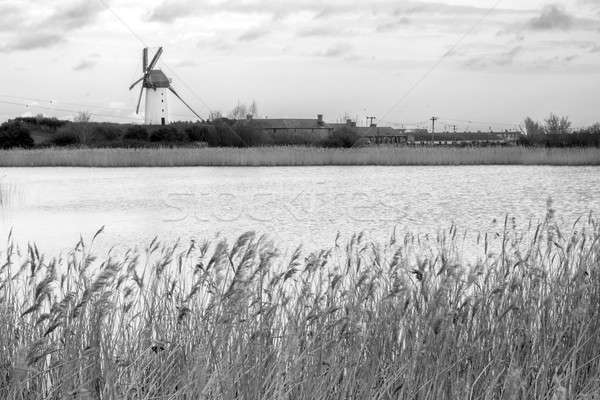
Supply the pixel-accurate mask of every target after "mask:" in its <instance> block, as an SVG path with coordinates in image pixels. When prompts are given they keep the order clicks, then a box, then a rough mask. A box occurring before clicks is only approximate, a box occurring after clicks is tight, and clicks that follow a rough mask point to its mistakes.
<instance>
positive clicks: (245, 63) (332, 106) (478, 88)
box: [0, 0, 600, 130]
mask: <svg viewBox="0 0 600 400" xmlns="http://www.w3.org/2000/svg"><path fill="white" fill-rule="evenodd" d="M144 46H149V47H152V48H156V47H158V46H163V47H164V50H165V51H164V54H163V56H162V57H161V60H160V62H159V67H160V68H162V69H163V70H164V71H165V73H166V74H167V76H169V78H171V79H172V80H173V87H174V88H176V89H177V91H178V92H179V93H180V94H181V95H182V97H183V98H184V99H185V100H186V101H188V102H189V103H190V104H191V105H192V107H193V108H194V109H196V111H197V112H198V113H199V114H200V115H202V116H208V114H209V112H210V111H220V112H222V113H223V114H227V112H228V111H229V110H231V109H232V108H233V107H234V106H235V105H236V104H238V103H246V104H248V103H250V102H252V101H253V100H254V101H256V103H257V105H258V111H259V115H260V116H261V117H270V118H285V117H290V118H313V117H314V118H316V115H317V114H324V116H325V119H326V120H327V121H330V122H334V121H338V120H342V119H343V118H344V117H345V116H349V117H351V118H352V119H356V120H357V121H358V122H359V124H363V123H365V121H366V119H365V118H366V117H367V116H375V117H377V121H378V123H379V125H392V126H406V127H425V126H428V124H430V122H428V120H429V119H430V118H431V117H432V116H437V117H439V118H440V120H439V121H438V124H439V125H438V126H440V125H441V128H442V129H452V128H450V126H452V125H456V128H457V129H459V130H463V129H468V130H475V129H477V130H480V129H481V130H484V129H488V128H489V127H491V128H493V129H513V128H516V127H518V125H519V124H522V121H523V119H524V118H525V117H527V116H530V117H532V118H534V119H536V120H542V119H544V118H545V117H547V116H548V114H550V113H551V112H554V113H557V114H559V115H566V116H569V118H570V119H571V121H572V122H573V125H574V126H575V127H579V126H586V125H589V124H592V123H594V122H597V121H600V100H599V99H600V96H599V93H600V67H599V65H600V0H556V1H554V2H553V1H545V0H438V1H425V0H414V1H413V0H411V1H404V0H371V1H358V0H328V1H322V0H285V1H283V0H210V1H209V0H35V1H34V0H0V57H1V59H2V63H0V72H1V73H2V77H3V79H2V86H1V87H0V120H5V119H8V118H12V117H16V116H20V115H37V114H40V113H43V114H45V115H48V116H56V117H59V118H72V117H73V116H74V115H75V114H76V113H77V112H79V111H89V112H91V113H92V115H93V120H95V121H118V122H135V121H141V120H142V116H141V115H136V114H135V105H136V101H137V96H138V92H136V91H135V90H134V91H129V85H130V84H131V83H133V81H135V80H136V79H137V78H139V77H140V76H141V73H142V71H141V70H142V66H141V58H142V57H141V54H142V48H143V47H144ZM170 104H171V111H172V119H174V120H176V119H181V120H192V119H194V118H193V115H192V114H191V113H189V112H188V111H187V110H186V108H185V106H183V105H182V104H180V103H179V102H178V101H177V100H176V99H174V98H171V100H170Z"/></svg>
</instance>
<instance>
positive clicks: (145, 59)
mask: <svg viewBox="0 0 600 400" xmlns="http://www.w3.org/2000/svg"><path fill="white" fill-rule="evenodd" d="M142 68H143V70H142V72H143V73H146V70H147V69H148V48H147V47H144V51H143V53H142Z"/></svg>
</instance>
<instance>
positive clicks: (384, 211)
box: [0, 166, 600, 253]
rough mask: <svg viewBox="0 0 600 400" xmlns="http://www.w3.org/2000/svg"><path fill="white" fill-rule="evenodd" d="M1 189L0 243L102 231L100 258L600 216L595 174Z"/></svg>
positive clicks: (480, 172) (298, 177)
mask: <svg viewBox="0 0 600 400" xmlns="http://www.w3.org/2000/svg"><path fill="white" fill-rule="evenodd" d="M0 188H1V191H2V195H1V196H2V197H1V198H2V203H1V204H2V205H1V206H0V224H1V225H0V235H1V237H2V239H1V240H2V241H4V240H5V238H6V237H7V235H8V232H9V231H10V229H11V228H12V229H13V235H14V237H15V238H16V239H17V241H18V242H19V243H20V244H26V243H27V242H36V243H37V244H38V246H39V247H40V249H41V250H42V251H45V252H51V253H57V252H60V251H63V252H64V251H66V250H68V249H71V248H72V247H73V246H74V244H75V243H76V242H77V241H78V240H79V238H80V235H81V236H82V237H83V238H84V239H85V240H87V239H90V238H91V237H92V236H93V234H94V233H95V232H96V231H97V230H98V229H99V228H100V227H101V226H105V231H104V233H103V234H102V235H101V236H100V238H99V240H98V242H97V245H96V247H97V248H100V249H103V250H106V249H109V248H111V247H116V248H117V249H124V248H129V247H133V246H140V247H143V246H144V245H146V244H147V243H149V242H150V241H151V240H152V239H153V238H154V237H155V236H158V237H159V238H160V239H162V240H165V241H175V240H176V239H178V238H180V239H182V240H184V241H188V240H190V239H195V240H201V239H213V238H214V237H215V236H217V235H219V234H220V235H221V236H225V237H227V238H230V239H231V240H232V241H233V240H234V238H235V237H237V236H238V235H239V234H241V233H244V232H246V231H249V230H255V231H257V232H260V233H266V234H267V235H269V237H270V238H272V239H273V240H274V241H275V242H277V243H278V244H280V245H281V246H282V247H284V248H291V247H295V246H297V245H298V244H303V245H304V246H305V247H308V248H320V247H327V246H330V245H332V244H333V243H334V240H335V238H336V235H337V233H338V232H340V233H341V234H342V236H343V237H348V236H349V235H350V234H352V233H357V232H360V231H364V232H365V233H366V234H367V235H368V237H369V238H370V239H373V240H384V239H387V238H389V237H390V235H391V234H392V232H393V231H394V229H396V231H397V232H398V233H402V232H413V233H423V234H425V233H436V232H437V231H439V230H440V229H445V228H448V227H449V226H450V225H451V224H452V223H454V224H456V225H457V226H458V227H459V229H460V230H467V231H468V232H469V233H471V234H475V233H476V232H479V231H480V232H493V231H501V230H502V226H503V223H504V217H505V215H506V214H509V215H510V216H512V217H514V218H515V220H516V222H517V224H518V225H519V226H524V227H525V228H526V227H527V224H528V222H529V221H530V220H531V219H533V220H534V221H537V220H539V219H542V218H543V217H544V215H545V212H546V202H547V199H548V198H551V199H552V201H553V208H554V209H555V210H556V215H557V216H558V218H559V219H560V220H561V221H562V223H563V224H564V225H565V226H567V227H568V226H569V224H572V222H574V221H575V220H576V218H577V217H580V216H582V215H587V213H589V212H590V211H592V212H594V213H597V212H598V211H600V168H598V167H532V166H460V167H422V166H421V167H289V168H280V167H268V168H238V167H233V168H228V167H219V168H207V167H195V168H131V169H125V168H107V169H95V168H89V169H86V168H4V169H0Z"/></svg>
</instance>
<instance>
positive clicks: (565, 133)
mask: <svg viewBox="0 0 600 400" xmlns="http://www.w3.org/2000/svg"><path fill="white" fill-rule="evenodd" d="M525 133H526V135H524V136H522V137H521V139H520V140H519V144H521V145H523V146H545V147H600V123H595V124H593V125H591V126H588V127H585V128H580V129H573V128H572V123H571V121H570V120H569V118H568V117H566V116H558V115H556V114H554V113H552V114H550V115H549V116H548V118H546V119H545V120H544V121H543V122H538V121H534V120H533V119H531V118H530V117H527V118H526V119H525Z"/></svg>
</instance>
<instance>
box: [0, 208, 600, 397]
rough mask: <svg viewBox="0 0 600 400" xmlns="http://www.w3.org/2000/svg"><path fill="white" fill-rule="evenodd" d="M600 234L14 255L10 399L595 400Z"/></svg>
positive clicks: (7, 326) (588, 227)
mask: <svg viewBox="0 0 600 400" xmlns="http://www.w3.org/2000/svg"><path fill="white" fill-rule="evenodd" d="M599 227H600V225H599V224H598V222H597V221H594V220H593V219H591V217H590V218H589V219H588V220H587V221H586V220H585V219H582V220H579V221H578V222H577V223H576V224H575V225H574V226H573V228H572V230H571V231H569V232H566V231H562V230H560V229H559V228H558V226H557V225H555V223H554V219H553V214H552V210H549V211H548V215H547V216H546V218H545V220H544V221H543V222H542V223H541V224H539V225H537V226H530V227H529V228H525V229H522V230H521V229H519V228H518V227H514V226H513V224H512V223H511V222H510V219H507V220H506V222H505V224H504V230H503V231H502V232H499V233H498V235H497V236H495V238H496V239H495V240H494V239H493V237H492V236H490V237H488V236H487V235H481V236H480V237H479V238H478V239H477V242H476V243H473V244H474V245H475V246H476V248H479V254H480V255H479V256H478V261H476V262H467V261H465V259H464V258H463V257H462V254H461V251H462V250H461V249H463V248H464V240H465V239H464V238H463V236H462V235H460V234H457V230H456V228H455V227H452V228H450V229H449V230H447V231H444V232H441V233H439V234H438V235H437V237H427V238H426V237H416V236H414V235H411V234H406V235H405V236H402V237H396V236H393V237H391V238H390V240H389V241H388V242H386V243H370V242H368V241H367V240H366V239H365V238H364V236H363V235H355V236H353V237H352V238H351V239H350V240H349V241H348V242H347V243H339V241H336V243H335V245H334V246H333V247H331V248H325V249H323V250H321V251H316V252H313V253H311V254H305V253H304V252H302V250H301V249H298V250H296V251H291V252H289V253H287V252H284V251H281V250H279V249H278V248H277V247H276V246H274V245H273V244H272V243H270V242H269V241H268V240H267V239H266V238H265V237H261V236H257V235H255V234H253V233H247V234H244V235H242V236H240V237H239V238H238V239H237V240H236V241H235V242H233V243H228V242H227V241H220V242H218V243H213V244H210V243H205V242H194V243H191V244H190V245H185V246H184V245H181V244H175V245H167V244H161V243H159V242H158V241H157V240H154V241H153V242H152V243H150V244H149V246H148V247H147V248H146V249H145V250H144V251H141V252H139V251H137V250H133V249H132V250H131V251H128V252H126V253H125V254H124V255H123V256H121V257H117V256H110V257H104V258H102V257H100V258H96V257H98V256H99V255H98V254H95V253H94V251H93V250H92V249H93V243H92V246H86V244H84V243H83V242H80V243H79V244H78V245H77V246H76V247H75V248H74V250H73V251H72V252H70V253H69V254H66V255H63V256H61V257H59V258H53V257H50V256H49V255H43V254H40V253H39V252H38V250H37V249H36V247H35V246H30V247H29V248H28V249H27V250H25V249H23V251H22V252H20V251H19V250H18V249H17V248H16V247H15V246H14V245H12V244H10V240H9V245H8V249H7V250H6V251H3V252H2V259H3V261H2V264H1V265H0V344H1V346H0V398H2V399H7V400H17V399H18V400H29V399H31V400H42V399H55V398H56V399H66V398H73V399H131V400H138V399H139V400H141V399H159V398H160V399H241V398H244V399H298V400H302V399H311V400H313V399H332V398H339V399H349V398H352V399H515V400H516V399H594V398H597V397H598V396H600V381H599V380H598V376H600V335H599V334H598V333H599V332H600V228H599ZM92 242H93V241H92Z"/></svg>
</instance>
